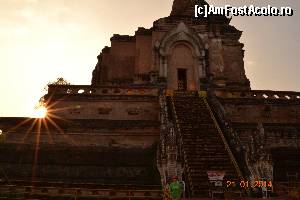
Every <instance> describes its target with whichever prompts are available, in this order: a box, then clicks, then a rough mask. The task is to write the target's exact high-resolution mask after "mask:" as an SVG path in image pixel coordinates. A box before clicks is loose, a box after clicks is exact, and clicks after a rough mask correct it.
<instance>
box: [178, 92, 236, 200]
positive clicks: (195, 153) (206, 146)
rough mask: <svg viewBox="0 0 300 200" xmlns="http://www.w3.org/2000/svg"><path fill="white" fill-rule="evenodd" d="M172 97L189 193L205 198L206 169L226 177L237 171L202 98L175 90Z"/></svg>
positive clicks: (207, 188)
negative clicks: (223, 172)
mask: <svg viewBox="0 0 300 200" xmlns="http://www.w3.org/2000/svg"><path fill="white" fill-rule="evenodd" d="M172 99H173V109H174V113H175V115H176V118H177V119H176V121H177V127H178V129H179V132H180V140H181V146H182V151H183V152H182V153H183V157H184V162H185V163H184V165H185V173H186V179H187V180H186V181H187V183H188V185H189V190H190V193H191V196H192V197H207V196H208V195H209V181H208V176H207V171H211V170H222V171H226V175H225V179H226V177H227V178H228V179H230V180H231V179H233V178H234V179H235V178H237V177H238V174H237V171H236V169H235V167H234V165H233V163H232V161H231V157H230V156H229V153H228V151H227V150H226V148H225V144H224V142H223V140H222V138H221V136H220V133H219V132H218V129H217V127H216V125H215V122H214V119H213V118H212V116H211V114H210V110H209V108H208V107H207V104H206V102H205V100H204V99H203V98H200V97H199V96H198V93H197V92H195V93H191V92H189V93H182V92H181V93H177V94H176V93H175V94H174V97H173V98H172ZM229 177H230V178H229Z"/></svg>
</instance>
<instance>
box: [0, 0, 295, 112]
mask: <svg viewBox="0 0 300 200" xmlns="http://www.w3.org/2000/svg"><path fill="white" fill-rule="evenodd" d="M208 2H209V3H212V4H214V5H225V4H231V5H240V6H241V5H244V4H255V5H267V4H270V5H272V6H288V5H289V6H291V7H292V8H293V9H294V10H295V14H294V16H293V17H235V18H233V20H232V24H233V25H235V26H236V27H237V28H238V29H240V30H243V31H244V33H243V37H242V42H244V43H245V50H246V54H245V67H246V73H247V75H248V77H249V78H250V80H251V83H252V84H251V86H252V88H253V89H272V90H294V91H300V80H299V79H300V78H299V75H300V66H299V61H298V60H299V56H300V54H299V52H300V41H299V35H300V25H299V24H300V23H299V19H300V18H299V13H298V12H297V11H298V10H299V9H300V2H299V0H282V1H279V0H278V1H275V0H256V1H253V0H252V1H250V0H226V1H223V0H208ZM225 2H226V3H225ZM171 6H172V0H151V1H149V0H0V75H1V78H0V116H31V114H32V110H33V108H34V106H35V104H36V103H37V101H38V99H39V97H40V96H42V94H43V88H44V86H45V85H46V84H47V83H48V82H49V81H53V80H55V79H56V78H57V77H61V76H62V77H64V78H65V79H67V80H68V81H69V82H71V83H72V84H90V80H91V74H92V70H93V69H94V66H95V65H96V62H97V59H96V57H97V55H98V54H99V52H100V51H101V49H102V48H103V47H104V46H105V45H109V39H110V37H111V36H112V34H114V33H119V34H131V35H132V34H134V31H135V30H136V29H137V27H147V28H149V27H151V26H152V22H153V21H154V20H156V19H158V18H160V17H164V16H168V15H169V13H170V10H171Z"/></svg>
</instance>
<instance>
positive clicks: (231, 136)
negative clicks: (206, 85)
mask: <svg viewBox="0 0 300 200" xmlns="http://www.w3.org/2000/svg"><path fill="white" fill-rule="evenodd" d="M208 96H209V98H208V99H207V101H208V102H209V105H210V106H211V110H212V112H213V114H214V116H215V118H216V120H217V121H219V122H220V123H218V124H219V126H220V128H221V130H222V131H223V133H224V136H225V138H226V139H227V141H229V144H230V145H231V147H232V148H231V149H232V150H233V154H234V155H235V158H236V159H237V160H238V161H239V163H242V165H239V166H240V167H241V169H242V172H243V175H244V176H246V177H248V178H249V177H250V176H251V172H250V170H249V168H248V166H247V163H246V162H245V160H244V151H245V150H244V148H243V145H242V143H241V141H240V139H239V137H238V135H237V134H236V132H235V131H234V129H233V128H232V126H231V124H230V121H229V120H228V118H227V116H226V113H225V109H224V108H223V106H222V104H221V103H220V102H219V100H218V99H217V98H216V96H215V95H214V94H213V93H208Z"/></svg>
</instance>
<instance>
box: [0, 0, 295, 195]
mask: <svg viewBox="0 0 300 200" xmlns="http://www.w3.org/2000/svg"><path fill="white" fill-rule="evenodd" d="M196 3H198V4H202V5H204V4H207V3H206V2H205V1H203V0H202V1H188V0H175V1H174V3H173V9H172V12H171V14H170V16H168V17H165V18H161V19H158V20H157V21H155V22H154V23H153V27H151V28H150V29H146V28H138V30H137V31H136V32H135V35H134V36H129V35H114V36H113V37H112V38H111V47H104V48H103V50H102V52H101V53H100V55H99V56H98V63H97V65H96V67H95V70H94V71H93V76H92V83H91V85H51V86H50V87H49V91H48V94H47V95H46V96H45V99H46V102H47V107H48V117H47V118H45V119H24V118H0V129H1V130H2V135H1V136H0V137H1V144H0V167H1V168H0V177H1V180H2V182H1V186H0V193H1V192H2V193H3V194H7V195H8V194H16V193H22V194H24V195H25V194H26V195H29V196H30V195H36V196H37V197H43V198H45V197H47V196H48V197H51V198H52V199H53V198H54V197H57V198H59V197H62V196H64V195H65V196H68V195H69V196H70V197H76V198H77V199H80V198H81V197H82V198H91V199H92V198H98V199H99V198H100V197H103V198H108V197H114V198H117V197H119V198H120V199H128V198H131V199H138V198H140V199H160V195H161V187H162V186H163V185H164V184H165V182H166V181H168V180H169V178H170V177H173V176H178V178H179V179H180V180H183V181H184V182H185V185H186V196H189V197H205V196H209V194H212V187H213V186H212V185H211V183H209V181H208V175H207V173H208V172H210V171H218V172H224V173H225V177H224V181H232V182H233V181H236V183H238V182H239V181H240V180H244V181H249V182H251V181H255V180H268V181H272V186H273V187H272V188H271V190H272V191H271V192H273V194H274V195H280V194H282V193H284V192H287V188H288V187H289V188H291V187H294V186H295V187H296V186H297V184H298V185H299V182H300V162H299V161H300V160H299V158H300V93H297V92H287V91H270V90H251V88H250V82H249V80H248V79H247V77H246V74H245V69H244V60H243V58H244V50H243V47H244V45H243V44H242V43H241V42H240V41H239V39H240V37H241V35H242V31H239V30H237V29H236V28H235V27H233V26H231V25H230V20H231V19H229V18H227V17H225V16H216V15H211V16H209V17H208V18H194V16H193V15H194V7H195V4H196ZM224 184H226V182H224ZM230 187H231V186H230ZM227 189H228V188H227ZM259 189H260V188H259V187H257V188H253V187H248V188H237V191H239V192H241V195H251V194H253V193H259ZM232 190H233V192H237V191H235V190H234V189H232ZM221 191H222V190H221ZM72 195H73V196H72ZM0 196H1V195H0Z"/></svg>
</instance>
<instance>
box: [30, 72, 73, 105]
mask: <svg viewBox="0 0 300 200" xmlns="http://www.w3.org/2000/svg"><path fill="white" fill-rule="evenodd" d="M50 85H71V83H69V82H68V81H67V80H66V79H64V78H62V77H59V78H57V79H56V80H55V81H50V82H48V84H47V85H46V86H45V87H44V91H45V93H46V94H47V93H48V87H49V86H50ZM45 103H46V102H45V95H43V96H42V97H41V98H40V99H39V102H38V105H36V106H35V107H36V108H40V107H45Z"/></svg>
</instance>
